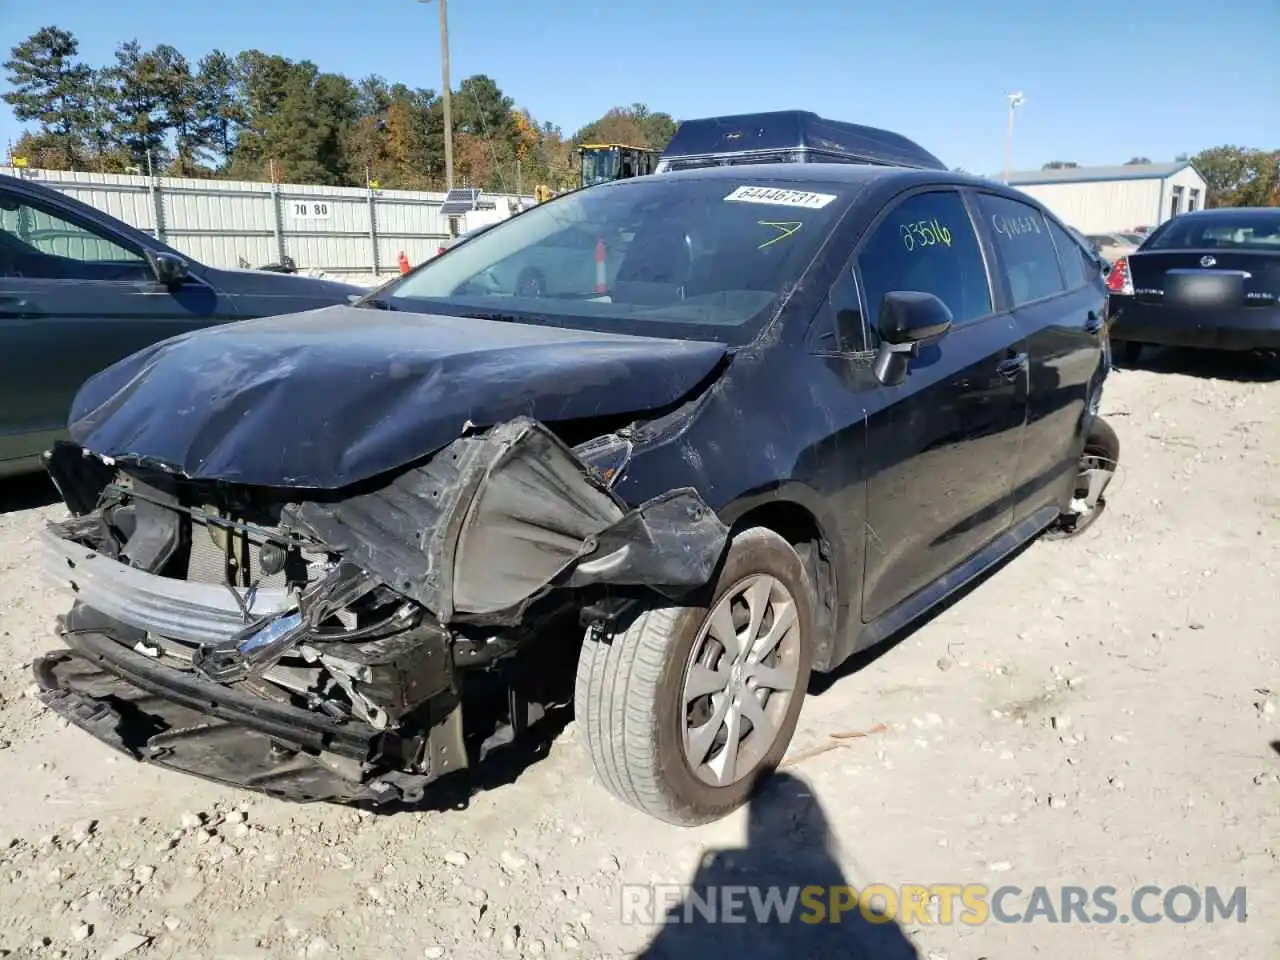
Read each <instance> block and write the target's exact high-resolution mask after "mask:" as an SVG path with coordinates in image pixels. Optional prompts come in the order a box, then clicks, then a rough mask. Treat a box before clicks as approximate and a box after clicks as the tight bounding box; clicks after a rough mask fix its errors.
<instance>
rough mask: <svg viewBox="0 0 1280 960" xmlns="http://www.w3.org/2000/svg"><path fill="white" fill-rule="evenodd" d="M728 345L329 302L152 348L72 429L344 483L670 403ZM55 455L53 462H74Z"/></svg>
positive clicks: (142, 447) (80, 437) (201, 461)
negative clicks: (468, 441)
mask: <svg viewBox="0 0 1280 960" xmlns="http://www.w3.org/2000/svg"><path fill="white" fill-rule="evenodd" d="M727 349H728V348H727V347H726V346H725V345H724V344H719V343H707V342H702V341H694V340H671V339H664V338H658V337H640V336H630V335H624V334H614V333H599V332H591V331H586V330H572V329H566V328H561V327H554V326H546V325H541V324H526V323H505V322H502V321H497V320H480V319H475V318H469V317H450V316H437V315H430V314H417V313H415V314H409V313H398V312H395V311H384V310H367V309H358V308H354V307H347V306H335V307H330V308H327V309H324V310H316V311H311V312H309V313H304V314H297V315H293V316H284V317H272V318H267V319H261V320H248V321H244V322H242V323H235V324H227V325H225V326H220V327H211V328H208V329H204V330H200V331H196V332H194V333H191V334H185V335H183V336H179V337H174V338H172V339H170V340H166V341H164V342H162V343H159V344H156V345H154V346H151V347H148V348H146V349H144V350H142V351H140V352H138V353H136V354H134V355H133V356H131V357H128V358H127V359H125V360H121V361H120V362H119V363H116V364H115V365H113V366H111V367H108V368H107V369H106V370H104V371H102V372H101V373H99V374H97V375H96V376H94V377H93V378H91V379H90V380H89V381H88V382H87V383H86V384H85V385H84V386H83V387H82V388H81V390H80V393H79V394H78V395H77V397H76V400H75V403H74V405H73V407H72V411H71V424H70V428H69V432H70V435H71V437H72V439H73V440H74V441H75V442H76V443H78V444H80V445H81V446H83V447H84V448H86V449H88V450H91V451H93V452H94V453H96V454H98V455H99V456H102V457H107V458H112V459H115V460H117V461H119V462H121V463H138V464H142V465H145V466H148V467H154V468H159V469H163V470H167V471H169V472H171V473H174V474H177V475H179V476H183V477H188V478H192V479H199V480H218V481H225V482H228V483H240V484H247V485H255V486H263V487H274V488H291V489H311V490H329V491H333V490H341V489H342V488H344V487H348V486H350V485H352V484H354V483H358V482H361V481H365V480H369V479H372V478H374V477H378V476H381V475H383V474H389V473H391V472H392V471H395V470H400V469H403V468H404V467H405V466H406V465H407V464H410V463H414V462H417V461H420V460H421V459H423V458H424V457H426V456H429V455H430V454H432V453H433V452H435V451H437V450H439V449H441V448H442V447H444V446H446V445H448V444H449V443H450V442H451V441H453V440H454V439H456V438H457V437H458V435H459V433H460V432H461V431H462V430H463V429H464V424H467V423H470V424H473V425H475V426H479V427H487V426H492V425H494V424H498V423H502V422H504V421H506V420H509V419H511V418H513V417H516V416H520V415H522V414H526V415H529V416H532V417H535V418H536V419H539V420H542V421H564V420H581V419H590V418H595V417H607V416H616V415H620V414H633V413H634V414H642V413H643V412H645V411H648V410H654V409H658V408H662V407H666V406H668V405H670V404H672V403H675V402H677V401H679V400H680V399H681V398H682V397H684V396H686V395H687V394H688V393H689V392H690V391H692V390H694V389H695V388H696V387H697V386H698V385H699V384H700V383H701V382H702V381H703V380H704V379H705V378H706V377H707V376H708V375H709V374H710V373H711V372H712V371H713V370H714V369H715V368H716V366H717V364H719V363H720V362H721V360H722V359H723V358H724V356H725V354H726V351H727ZM159 410H163V411H166V413H165V415H164V416H156V411H159ZM59 459H60V461H61V462H59V463H57V464H54V465H51V469H57V470H61V471H62V472H66V468H67V467H68V464H67V463H66V462H65V460H66V455H59ZM79 472H81V473H82V472H83V471H79ZM63 493H64V495H69V496H68V500H69V502H71V500H72V499H76V502H75V503H73V504H72V508H73V509H78V508H80V507H82V506H83V502H82V498H76V497H75V491H74V490H64V491H63Z"/></svg>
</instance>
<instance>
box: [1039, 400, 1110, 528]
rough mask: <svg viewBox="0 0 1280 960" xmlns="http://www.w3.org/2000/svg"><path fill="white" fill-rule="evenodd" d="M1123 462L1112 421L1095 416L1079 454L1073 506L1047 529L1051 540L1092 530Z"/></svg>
mask: <svg viewBox="0 0 1280 960" xmlns="http://www.w3.org/2000/svg"><path fill="white" fill-rule="evenodd" d="M1119 464H1120V438H1119V437H1118V436H1117V435H1116V432H1115V430H1114V429H1113V428H1112V426H1111V424H1109V423H1107V422H1106V421H1105V420H1103V419H1102V418H1101V417H1094V419H1093V426H1092V427H1090V429H1089V438H1088V439H1087V440H1086V441H1085V444H1084V450H1083V451H1081V453H1080V466H1079V469H1078V470H1077V472H1076V485H1075V489H1074V490H1073V491H1072V494H1071V509H1070V510H1069V511H1068V512H1067V513H1064V514H1063V515H1062V516H1061V517H1060V518H1059V520H1058V522H1057V523H1056V524H1055V525H1054V526H1053V527H1052V528H1050V529H1049V530H1048V531H1046V536H1047V537H1049V538H1050V539H1064V538H1066V537H1077V536H1079V535H1080V534H1082V533H1084V532H1085V531H1086V530H1088V529H1089V527H1090V526H1092V525H1093V523H1094V522H1095V521H1096V520H1097V519H1098V517H1099V516H1100V515H1101V514H1102V511H1103V510H1105V509H1106V506H1107V487H1108V486H1110V484H1111V480H1112V478H1113V477H1114V476H1115V472H1116V468H1117V467H1118V466H1119Z"/></svg>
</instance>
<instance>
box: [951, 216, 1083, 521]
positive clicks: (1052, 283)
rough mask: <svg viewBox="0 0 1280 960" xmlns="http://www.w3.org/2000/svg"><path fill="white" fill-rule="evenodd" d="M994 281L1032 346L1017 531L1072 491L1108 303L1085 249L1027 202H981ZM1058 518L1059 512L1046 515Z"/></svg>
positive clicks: (1029, 348)
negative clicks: (1026, 520)
mask: <svg viewBox="0 0 1280 960" xmlns="http://www.w3.org/2000/svg"><path fill="white" fill-rule="evenodd" d="M976 203H977V208H978V211H979V214H980V216H979V222H980V223H981V225H982V227H983V229H984V231H985V232H986V234H987V237H988V239H989V241H990V244H991V246H992V248H993V249H994V251H995V267H996V271H995V272H996V282H997V286H998V287H999V288H1001V292H1002V295H1003V296H1004V297H1005V298H1006V300H1007V302H1008V304H1009V306H1010V307H1011V308H1012V309H1013V315H1014V317H1015V318H1016V319H1017V321H1018V325H1019V326H1020V328H1021V329H1022V333H1023V335H1024V336H1026V338H1027V353H1028V360H1029V363H1030V374H1029V381H1030V395H1029V398H1028V403H1027V429H1026V431H1025V433H1024V434H1023V440H1022V450H1021V453H1020V455H1019V458H1018V469H1017V474H1016V478H1015V504H1014V522H1015V523H1017V522H1019V521H1020V520H1022V519H1023V518H1025V517H1029V516H1031V515H1032V514H1035V513H1036V512H1038V511H1046V508H1049V507H1055V508H1060V507H1062V506H1063V505H1064V499H1065V498H1066V497H1068V496H1069V495H1070V492H1071V488H1072V486H1073V485H1074V483H1075V476H1076V472H1077V467H1078V463H1077V461H1078V459H1079V455H1080V448H1081V445H1082V444H1083V442H1084V440H1083V437H1082V435H1081V428H1082V426H1083V421H1084V414H1085V410H1086V405H1087V403H1088V398H1089V391H1090V389H1091V385H1092V383H1093V379H1094V377H1095V375H1096V374H1097V373H1098V371H1099V367H1100V365H1101V363H1102V362H1103V355H1102V351H1103V338H1102V323H1103V314H1104V308H1105V304H1106V296H1105V288H1104V287H1103V284H1102V280H1101V275H1100V274H1099V272H1098V271H1097V270H1096V269H1094V270H1089V269H1087V268H1086V263H1085V252H1084V248H1083V247H1081V246H1080V244H1079V243H1077V242H1076V241H1074V240H1072V239H1071V237H1070V236H1069V235H1068V234H1067V232H1066V231H1065V230H1063V229H1062V228H1061V227H1060V226H1059V225H1058V224H1056V223H1055V222H1054V221H1053V220H1052V219H1051V218H1050V217H1046V216H1045V215H1044V214H1043V212H1042V211H1041V210H1040V209H1039V208H1038V207H1036V206H1034V205H1032V204H1030V203H1024V202H1022V201H1020V200H1015V199H1013V198H1011V197H1008V196H1004V195H1002V194H997V193H995V192H986V191H981V192H978V193H977V194H976ZM1046 512H1051V513H1054V514H1056V512H1057V510H1056V509H1054V510H1052V511H1046Z"/></svg>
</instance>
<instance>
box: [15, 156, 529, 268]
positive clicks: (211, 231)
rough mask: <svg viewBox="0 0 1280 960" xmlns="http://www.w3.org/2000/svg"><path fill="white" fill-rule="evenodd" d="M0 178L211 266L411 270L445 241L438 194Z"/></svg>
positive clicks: (506, 197)
mask: <svg viewBox="0 0 1280 960" xmlns="http://www.w3.org/2000/svg"><path fill="white" fill-rule="evenodd" d="M0 173H5V174H8V175H10V176H20V177H22V178H24V179H27V180H36V181H39V182H41V183H43V184H45V185H46V186H48V187H51V188H53V189H55V190H58V191H60V192H62V193H65V194H66V195H68V196H70V197H74V198H75V199H77V200H80V201H81V202H83V203H87V204H89V205H90V206H92V207H96V208H98V209H99V210H102V211H103V212H105V213H108V214H110V215H111V216H113V217H116V218H117V219H120V220H123V221H124V222H125V223H128V224H130V225H131V226H133V227H136V228H138V229H139V230H144V231H146V232H147V233H150V234H151V235H152V236H155V237H158V238H159V239H161V240H163V241H164V242H165V243H168V244H169V245H170V246H173V247H175V248H177V249H178V250H181V251H182V252H184V253H186V254H189V255H190V256H191V257H193V258H194V259H195V260H197V261H199V262H200V263H204V264H208V265H209V266H214V267H236V266H239V265H241V264H242V262H248V263H249V264H250V265H252V266H255V267H256V266H261V265H263V264H267V263H278V262H281V261H282V260H283V259H284V258H285V257H290V258H292V259H293V261H294V263H296V264H297V266H298V269H300V270H320V271H323V272H324V273H328V274H336V275H348V276H358V275H363V276H378V275H381V274H388V273H394V272H395V271H396V269H397V264H398V260H399V256H400V252H401V251H404V254H405V256H406V257H408V258H409V261H410V262H411V263H419V262H420V261H422V260H426V259H429V258H430V257H432V256H434V255H435V253H436V251H437V249H438V248H439V246H440V242H441V241H442V240H443V239H445V237H447V236H448V234H449V224H448V221H447V218H446V217H443V216H441V214H440V205H441V203H442V202H443V201H444V194H443V193H435V192H428V191H418V190H374V189H361V188H359V187H323V186H308V185H305V184H288V183H254V182H251V181H243V180H190V179H180V178H176V177H146V176H137V175H133V174H112V173H82V172H68V171H62V170H18V169H14V168H11V167H0ZM532 201H533V198H532V197H519V196H515V195H512V194H485V195H483V196H482V197H481V209H480V210H478V211H477V212H476V213H475V214H471V215H468V216H469V217H470V218H471V219H476V220H482V221H483V222H491V221H492V220H493V219H495V218H502V217H504V216H508V215H510V213H511V212H514V211H515V210H516V209H518V205H519V204H520V203H525V204H528V203H532ZM465 219H467V218H464V220H465ZM461 226H462V227H463V228H465V227H466V226H467V224H466V223H465V222H464V224H462V225H461Z"/></svg>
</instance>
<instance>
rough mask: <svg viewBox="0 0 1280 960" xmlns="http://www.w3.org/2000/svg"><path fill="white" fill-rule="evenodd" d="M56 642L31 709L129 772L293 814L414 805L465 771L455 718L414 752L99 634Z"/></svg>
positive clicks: (410, 746)
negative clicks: (146, 766) (47, 712)
mask: <svg viewBox="0 0 1280 960" xmlns="http://www.w3.org/2000/svg"><path fill="white" fill-rule="evenodd" d="M66 639H67V642H68V645H69V646H70V647H71V649H69V650H56V651H53V652H51V653H48V654H46V655H45V656H43V657H41V658H39V659H38V660H36V661H35V663H34V664H33V668H34V672H35V676H36V680H37V682H38V683H39V685H40V688H41V694H40V698H41V700H42V701H43V702H44V703H45V704H46V705H47V706H48V707H49V708H50V709H52V710H53V711H54V712H56V713H57V714H58V715H59V716H61V717H62V718H63V719H65V720H67V721H68V722H70V723H72V724H73V725H75V726H77V727H79V728H80V729H82V730H85V731H87V732H88V733H90V734H92V735H93V736H94V737H96V738H97V739H98V740H101V741H102V742H103V743H106V744H107V745H108V746H111V747H112V748H114V749H116V750H118V751H120V752H122V753H124V754H126V755H128V756H130V757H132V758H133V759H135V760H139V761H142V762H146V763H152V764H156V765H158V766H162V767H167V768H169V769H173V770H178V771H181V772H183V773H189V774H193V775H195V776H198V777H202V778H204V779H207V780H214V781H217V782H219V783H224V784H228V785H231V786H237V787H242V788H244V789H248V790H254V791H257V792H260V793H265V794H268V795H270V796H274V797H278V798H280V799H284V800H291V801H295V802H303V803H306V802H314V801H330V802H338V803H372V804H382V803H387V802H390V801H397V800H400V801H407V802H413V801H416V800H418V799H420V798H421V797H422V794H423V790H424V789H425V787H426V786H427V785H428V784H430V783H431V782H433V781H434V780H436V779H438V778H439V777H441V776H443V775H444V774H446V773H450V772H453V771H454V770H458V769H462V768H464V767H465V766H466V765H467V760H466V753H465V750H464V748H463V743H462V717H461V708H460V707H458V706H455V707H454V708H453V709H452V710H451V711H449V712H448V713H447V714H446V715H445V716H444V717H443V719H442V720H441V722H439V723H437V724H436V725H434V726H433V727H432V728H431V729H430V730H429V731H428V732H427V734H426V735H425V737H424V740H423V742H422V743H414V742H411V741H409V740H407V739H404V738H402V737H401V736H399V735H398V734H396V733H393V732H387V731H379V730H376V729H374V728H373V727H372V726H369V725H368V724H364V723H361V722H358V721H350V720H349V721H337V720H333V719H331V718H328V717H325V716H324V715H322V714H318V713H314V712H312V711H308V710H302V709H299V708H296V707H292V706H289V705H287V704H283V703H278V702H273V701H269V700H266V699H264V698H262V697H260V696H257V695H255V694H252V693H248V692H245V691H242V690H239V689H236V688H234V687H227V686H224V685H222V684H218V683H213V682H211V681H208V680H204V679H202V678H200V677H198V676H196V675H195V674H192V673H187V672H184V671H182V670H178V669H175V668H172V667H168V666H165V665H162V664H158V663H155V662H154V661H152V660H151V659H150V658H149V657H146V656H144V655H142V654H139V653H135V652H134V651H132V650H129V649H128V648H127V647H125V646H123V645H122V644H120V643H118V642H117V641H116V640H114V639H113V638H111V637H110V636H108V635H106V634H105V633H98V632H90V631H83V632H75V633H69V634H67V635H66ZM410 764H411V765H412V766H413V767H414V768H416V771H418V772H406V770H404V769H400V767H403V766H406V765H410Z"/></svg>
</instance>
